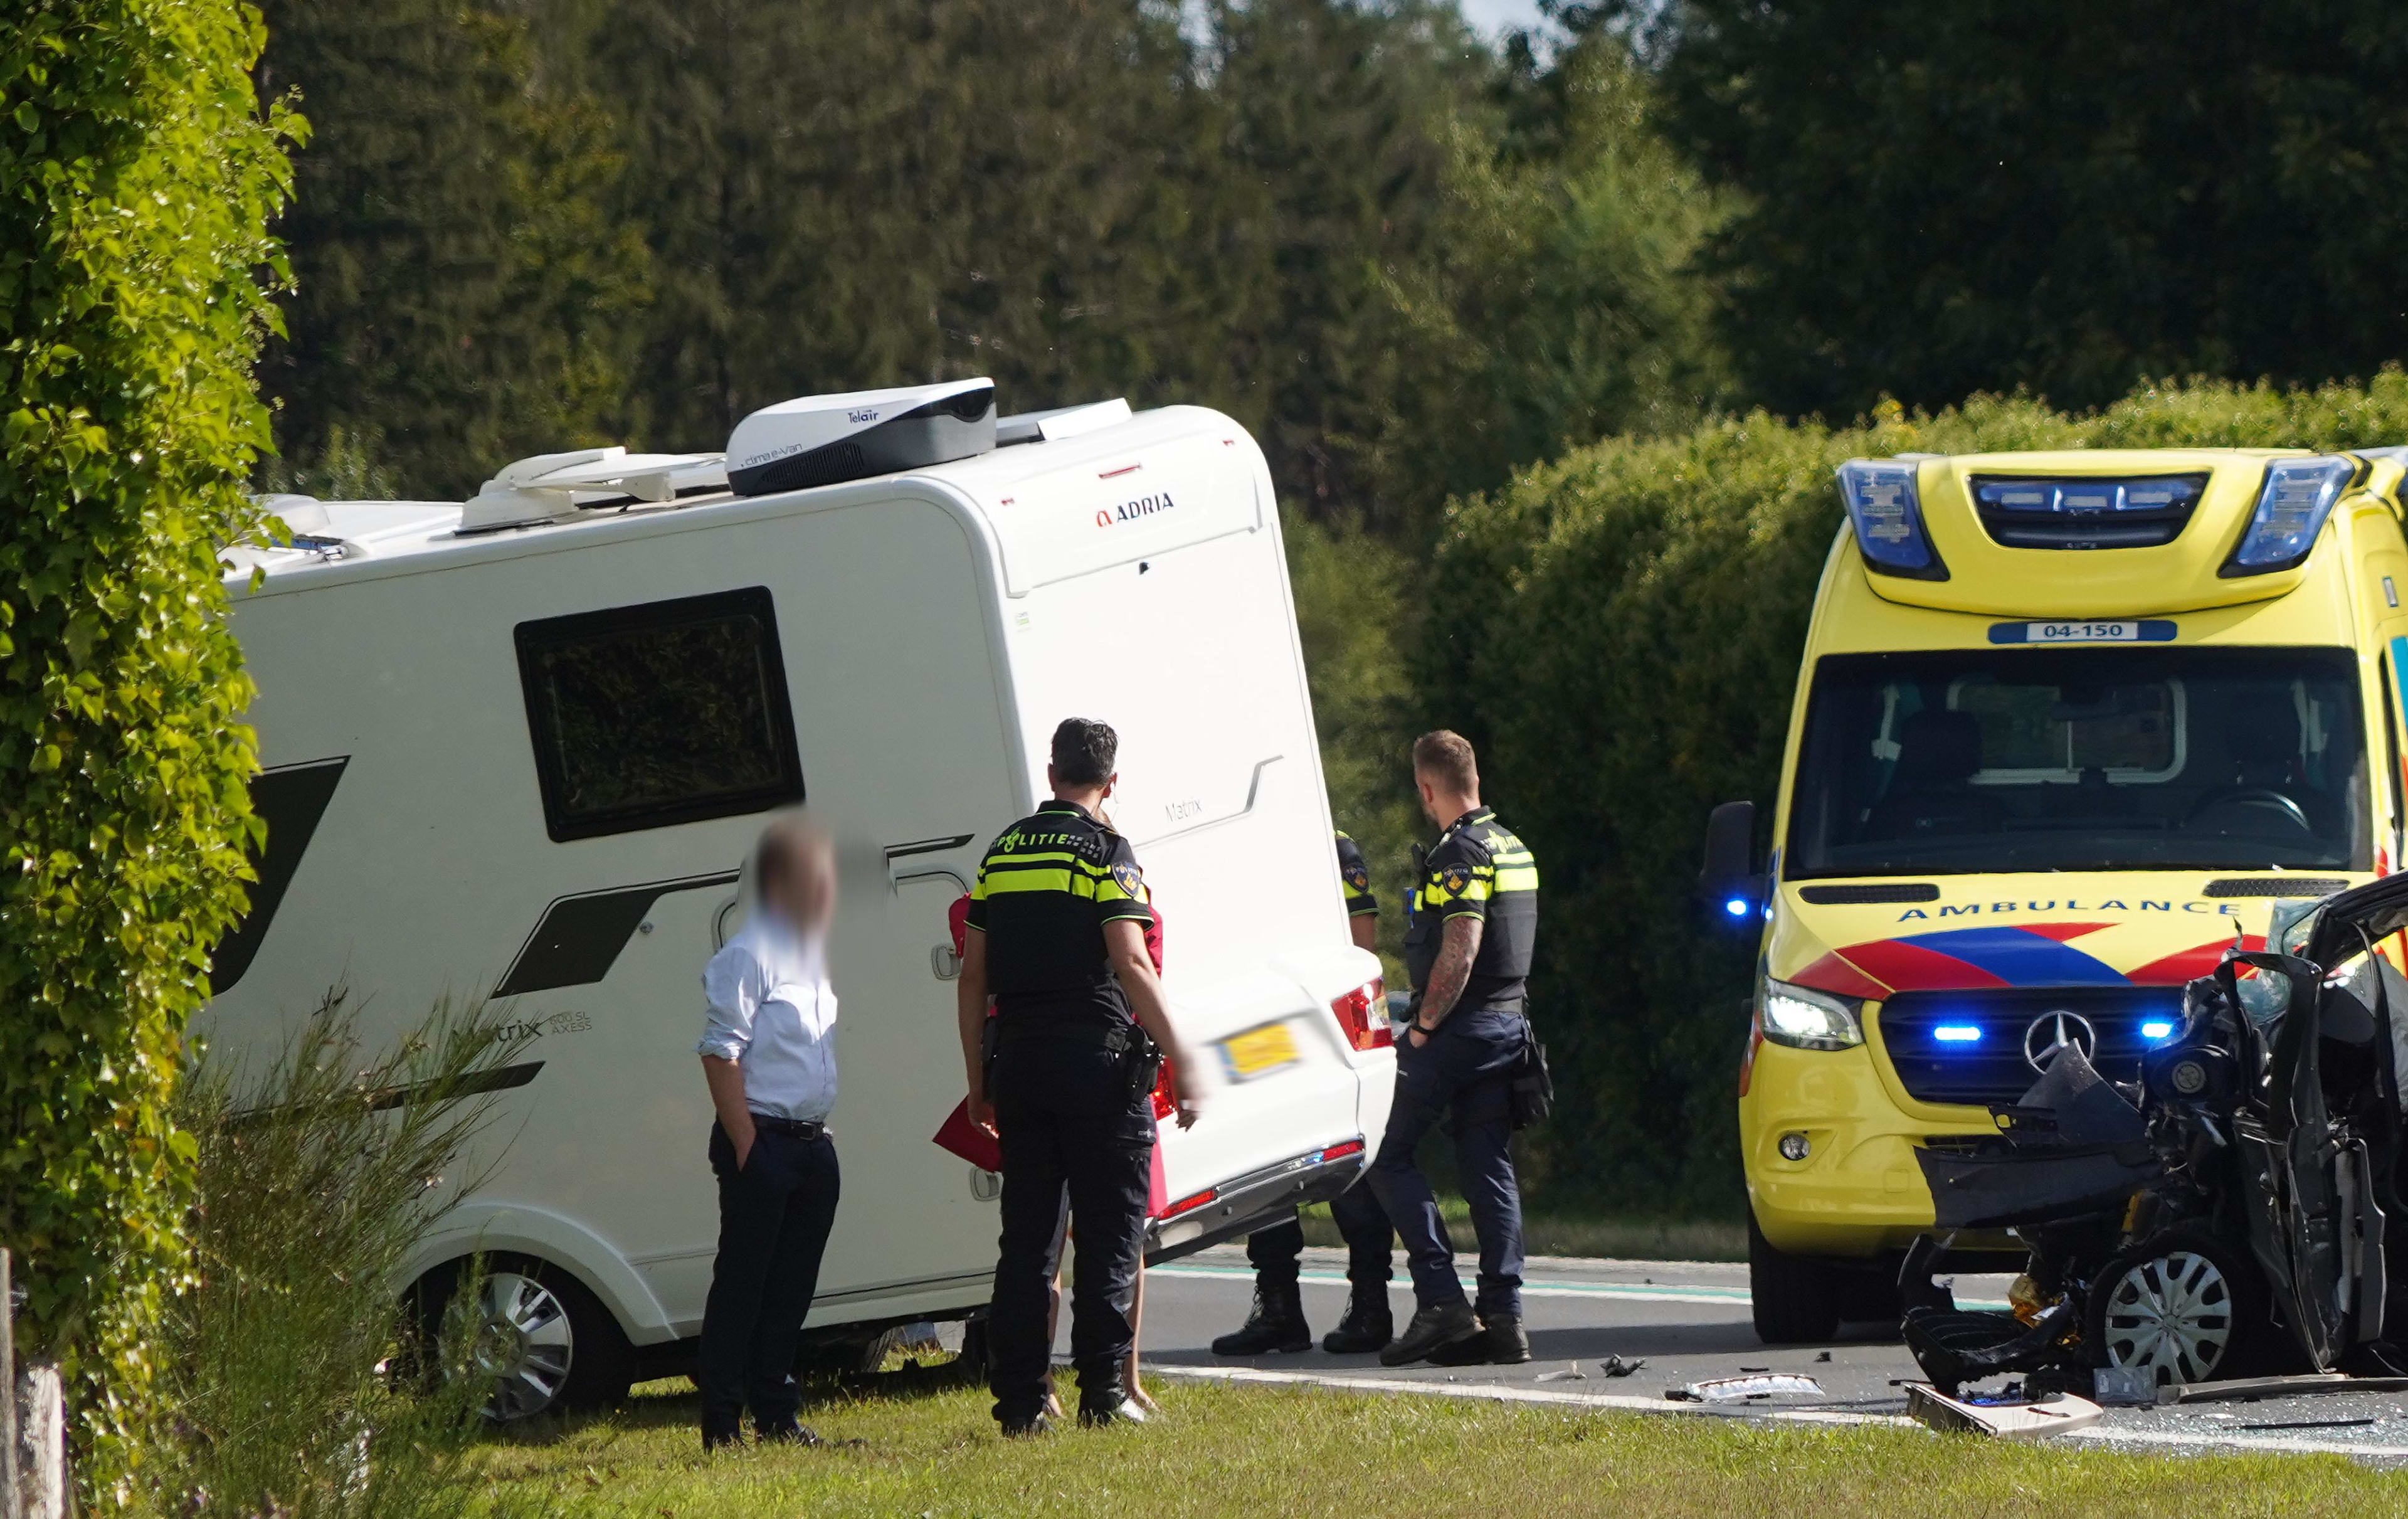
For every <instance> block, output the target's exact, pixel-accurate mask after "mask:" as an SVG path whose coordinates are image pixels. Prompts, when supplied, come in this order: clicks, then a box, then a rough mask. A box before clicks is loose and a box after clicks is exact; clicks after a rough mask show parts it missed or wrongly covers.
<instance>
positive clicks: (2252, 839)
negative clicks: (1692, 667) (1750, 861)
mask: <svg viewBox="0 0 2408 1519" xmlns="http://www.w3.org/2000/svg"><path fill="white" fill-rule="evenodd" d="M2364 731H2365V730H2364V726H2363V724H2362V722H2361V720H2360V715H2359V706H2358V679H2357V673H2356V666H2355V665H2354V663H2353V662H2352V660H2351V658H2350V656H2349V654H2348V653H2347V652H2344V651H2342V650H2338V649H2285V650H2267V649H2114V648H2100V647H2097V646H2089V647H2084V648H2078V649H2042V650H2012V649H2000V650H1946V651H1932V652H1912V653H1894V654H1839V655H1829V656H1826V657H1825V658H1824V659H1822V660H1820V661H1819V662H1817V664H1816V665H1815V667H1814V677H1813V693H1812V695H1811V696H1810V698H1809V702H1808V710H1807V720H1806V734H1805V740H1804V742H1803V744H1802V745H1801V747H1800V749H1799V762H1798V775H1797V781H1796V789H1795V792H1794V794H1793V795H1792V796H1791V798H1790V824H1789V839H1788V845H1787V856H1786V859H1785V868H1784V872H1783V873H1784V874H1785V876H1788V877H1790V878H1792V879H1796V878H1800V877H1812V876H1872V875H1894V874H1910V873H1911V874H1918V875H1919V874H1928V873H1934V872H1951V873H1960V874H1986V873H1993V872H1998V873H2003V872H2010V871H2018V870H2138V869H2200V870H2264V869H2276V868H2281V869H2295V868H2301V867H2309V868H2318V869H2349V870H2363V869H2367V868H2370V867H2369V865H2368V863H2367V862H2368V856H2369V853H2370V845H2369V826H2368V816H2367V799H2366V751H2365V740H2364V738H2363V734H2364Z"/></svg>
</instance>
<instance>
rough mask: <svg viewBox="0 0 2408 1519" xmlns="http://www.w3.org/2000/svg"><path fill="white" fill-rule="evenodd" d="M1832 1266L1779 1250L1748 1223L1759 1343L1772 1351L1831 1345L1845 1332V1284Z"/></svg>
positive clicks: (1752, 1220) (1751, 1218) (1751, 1219)
mask: <svg viewBox="0 0 2408 1519" xmlns="http://www.w3.org/2000/svg"><path fill="white" fill-rule="evenodd" d="M1834 1274H1835V1273H1834V1272H1833V1270H1832V1268H1830V1267H1829V1266H1828V1264H1826V1263H1824V1262H1822V1261H1819V1260H1816V1259H1814V1258H1813V1256H1811V1255H1792V1254H1789V1253H1788V1252H1787V1251H1785V1250H1779V1249H1776V1248H1774V1246H1773V1244H1772V1242H1771V1241H1770V1240H1767V1239H1765V1237H1764V1231H1763V1230H1762V1229H1759V1228H1757V1227H1756V1214H1755V1213H1754V1211H1750V1212H1749V1214H1748V1218H1747V1296H1748V1305H1749V1312H1750V1314H1751V1315H1752V1316H1753V1317H1754V1318H1755V1320H1756V1339H1758V1340H1763V1341H1764V1342H1765V1343H1766V1344H1768V1345H1796V1344H1804V1343H1811V1342H1813V1341H1814V1340H1829V1339H1831V1338H1832V1337H1833V1336H1835V1335H1837V1334H1838V1333H1839V1332H1840V1283H1838V1282H1836V1281H1835V1280H1833V1278H1834Z"/></svg>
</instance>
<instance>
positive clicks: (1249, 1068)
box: [1221, 1024, 1299, 1082]
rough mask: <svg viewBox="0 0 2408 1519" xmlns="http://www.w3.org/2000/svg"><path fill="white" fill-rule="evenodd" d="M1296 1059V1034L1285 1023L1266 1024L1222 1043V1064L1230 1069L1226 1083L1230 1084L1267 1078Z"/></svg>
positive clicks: (1232, 1036)
mask: <svg viewBox="0 0 2408 1519" xmlns="http://www.w3.org/2000/svg"><path fill="white" fill-rule="evenodd" d="M1298 1058H1299V1056H1298V1054H1297V1048H1296V1035H1295V1034H1294V1033H1293V1032H1292V1031H1291V1030H1290V1029H1289V1028H1288V1026H1287V1025H1285V1024H1265V1025H1263V1026H1262V1027H1260V1028H1250V1029H1247V1030H1246V1031H1245V1032H1244V1033H1242V1034H1232V1035H1230V1036H1229V1037H1228V1038H1227V1039H1223V1040H1222V1041H1221V1062H1222V1064H1224V1065H1226V1066H1227V1067H1228V1068H1229V1080H1231V1081H1233V1082H1251V1081H1253V1080H1254V1078H1255V1077H1257V1076H1269V1074H1270V1073H1271V1072H1273V1071H1275V1070H1279V1069H1282V1068H1285V1067H1288V1066H1293V1065H1295V1064H1296V1063H1297V1059H1298Z"/></svg>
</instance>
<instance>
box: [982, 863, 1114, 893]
mask: <svg viewBox="0 0 2408 1519" xmlns="http://www.w3.org/2000/svg"><path fill="white" fill-rule="evenodd" d="M984 884H985V886H986V894H987V895H988V896H1004V895H1006V894H1007V893H1017V892H1063V893H1067V894H1068V895H1069V896H1079V897H1085V898H1087V899H1089V900H1093V899H1094V898H1095V896H1096V883H1095V882H1094V881H1090V880H1088V879H1087V878H1086V877H1085V876H1082V875H1078V874H1075V873H1074V872H1072V871H1068V870H1045V869H1038V870H1003V871H998V872H996V876H995V878H994V879H993V880H991V881H986V882H985V883H984Z"/></svg>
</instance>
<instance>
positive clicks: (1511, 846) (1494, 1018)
mask: <svg viewBox="0 0 2408 1519" xmlns="http://www.w3.org/2000/svg"><path fill="white" fill-rule="evenodd" d="M1413 782H1414V785H1415V786H1416V787H1417V788H1418V789H1419V791H1420V792H1421V801H1422V810H1423V811H1424V812H1425V813H1426V814H1427V815H1428V817H1429V820H1430V821H1431V822H1432V823H1434V824H1439V825H1440V826H1441V827H1442V828H1443V829H1445V832H1444V833H1443V834H1442V835H1441V837H1440V838H1439V841H1438V846H1437V847H1436V848H1435V849H1432V850H1431V851H1430V852H1429V854H1428V856H1427V859H1426V866H1425V868H1424V872H1423V874H1422V878H1421V881H1420V883H1419V884H1418V885H1417V886H1415V888H1414V891H1413V899H1412V903H1411V904H1410V911H1411V914H1412V916H1411V919H1410V923H1409V926H1408V927H1407V929H1406V932H1405V967H1406V969H1407V971H1408V972H1409V973H1410V974H1411V975H1412V984H1413V991H1412V1025H1411V1027H1410V1028H1409V1029H1408V1030H1407V1033H1406V1035H1405V1038H1404V1039H1403V1040H1402V1041H1401V1042H1400V1043H1399V1045H1398V1051H1397V1057H1398V1058H1397V1093H1396V1099H1395V1102H1394V1105H1393V1106H1391V1107H1390V1109H1389V1110H1388V1128H1387V1132H1386V1133H1385V1134H1384V1135H1383V1136H1382V1138H1381V1140H1380V1153H1379V1155H1378V1158H1376V1159H1375V1160H1373V1161H1372V1163H1371V1186H1372V1189H1373V1190H1374V1191H1375V1192H1376V1193H1377V1194H1378V1196H1379V1198H1380V1202H1381V1204H1382V1205H1383V1207H1385V1208H1386V1209H1387V1211H1388V1218H1389V1220H1390V1221H1391V1222H1392V1223H1394V1224H1395V1225H1396V1226H1397V1233H1398V1236H1399V1237H1400V1238H1401V1239H1402V1240H1404V1245H1405V1256H1406V1260H1407V1263H1408V1264H1409V1266H1410V1267H1411V1268H1412V1278H1413V1298H1414V1303H1415V1309H1414V1312H1413V1317H1412V1323H1410V1324H1408V1325H1407V1326H1405V1332H1404V1334H1403V1335H1402V1336H1400V1337H1398V1340H1396V1341H1395V1342H1394V1343H1393V1344H1391V1345H1389V1346H1388V1348H1387V1349H1385V1350H1383V1351H1382V1352H1381V1353H1380V1359H1381V1361H1382V1362H1383V1363H1384V1364H1386V1365H1389V1366H1403V1365H1406V1364H1407V1363H1409V1362H1412V1361H1418V1360H1424V1359H1427V1360H1431V1361H1435V1362H1438V1363H1439V1364H1441V1365H1446V1366H1468V1365H1477V1364H1496V1365H1511V1364H1513V1363H1517V1362H1521V1361H1527V1360H1528V1359H1529V1358H1530V1341H1529V1337H1528V1336H1527V1335H1526V1334H1525V1333H1524V1332H1523V1328H1522V1198H1521V1194H1520V1191H1519V1189H1518V1188H1517V1187H1516V1185H1515V1183H1514V1180H1513V1160H1512V1155H1511V1154H1509V1153H1508V1151H1507V1149H1506V1141H1507V1140H1508V1139H1511V1138H1512V1132H1513V1125H1512V1083H1513V1077H1514V1075H1515V1073H1516V1071H1517V1070H1518V1069H1519V1068H1521V1066H1522V1063H1523V1061H1524V1059H1525V1057H1526V1056H1525V1052H1526V1048H1527V1045H1528V1043H1529V1038H1530V1030H1529V1023H1528V1021H1527V1016H1526V1013H1525V1009H1524V1005H1523V996H1524V993H1523V988H1524V983H1525V981H1526V979H1527V977H1528V976H1529V973H1530V951H1531V945H1532V941H1533V939H1535V937H1536V932H1537V929H1538V924H1539V867H1538V863H1537V861H1535V860H1534V859H1533V858H1532V857H1531V854H1530V852H1529V850H1528V849H1527V848H1525V847H1524V845H1523V843H1522V841H1521V840H1520V839H1519V838H1514V837H1513V835H1512V832H1511V831H1510V830H1508V829H1507V828H1506V827H1505V825H1504V824H1501V823H1498V821H1497V814H1495V813H1494V812H1491V811H1490V810H1488V809H1487V808H1485V807H1483V806H1482V805H1481V804H1480V772H1479V769H1478V767H1477V765H1476V764H1475V762H1474V759H1473V755H1472V752H1471V745H1470V744H1469V742H1467V741H1466V740H1465V739H1464V738H1462V737H1461V736H1460V735H1457V734H1454V733H1449V732H1446V731H1444V730H1441V731H1439V732H1437V733H1428V734H1424V735H1423V736H1422V737H1421V738H1418V739H1416V740H1415V741H1414V743H1413ZM1450 1113H1451V1116H1452V1118H1453V1124H1452V1125H1451V1128H1452V1132H1453V1134H1454V1136H1455V1166H1456V1170H1457V1173H1458V1175H1459V1176H1460V1178H1461V1181H1462V1183H1463V1191H1464V1197H1465V1200H1466V1201H1467V1202H1469V1204H1470V1208H1471V1227H1472V1232H1473V1233H1474V1234H1476V1235H1477V1236H1478V1237H1479V1240H1480V1297H1479V1302H1478V1305H1477V1312H1476V1314H1475V1311H1474V1305H1473V1304H1471V1303H1468V1302H1466V1301H1465V1300H1464V1296H1463V1286H1462V1284H1461V1283H1459V1282H1457V1281H1456V1279H1455V1246H1454V1241H1453V1240H1450V1239H1449V1238H1448V1237H1447V1232H1446V1225H1445V1224H1444V1223H1442V1222H1441V1220H1440V1218H1439V1212H1438V1203H1437V1200H1436V1199H1435V1198H1433V1197H1431V1196H1430V1189H1429V1182H1427V1181H1426V1180H1425V1179H1424V1178H1423V1176H1422V1174H1421V1171H1420V1170H1419V1168H1417V1167H1416V1166H1415V1165H1414V1161H1413V1152H1414V1150H1415V1149H1416V1148H1417V1147H1418V1146H1419V1145H1420V1143H1421V1139H1422V1136H1423V1135H1424V1134H1426V1133H1427V1132H1428V1131H1429V1128H1430V1125H1433V1124H1435V1123H1437V1122H1438V1121H1439V1120H1440V1119H1441V1117H1444V1116H1449V1115H1450Z"/></svg>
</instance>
